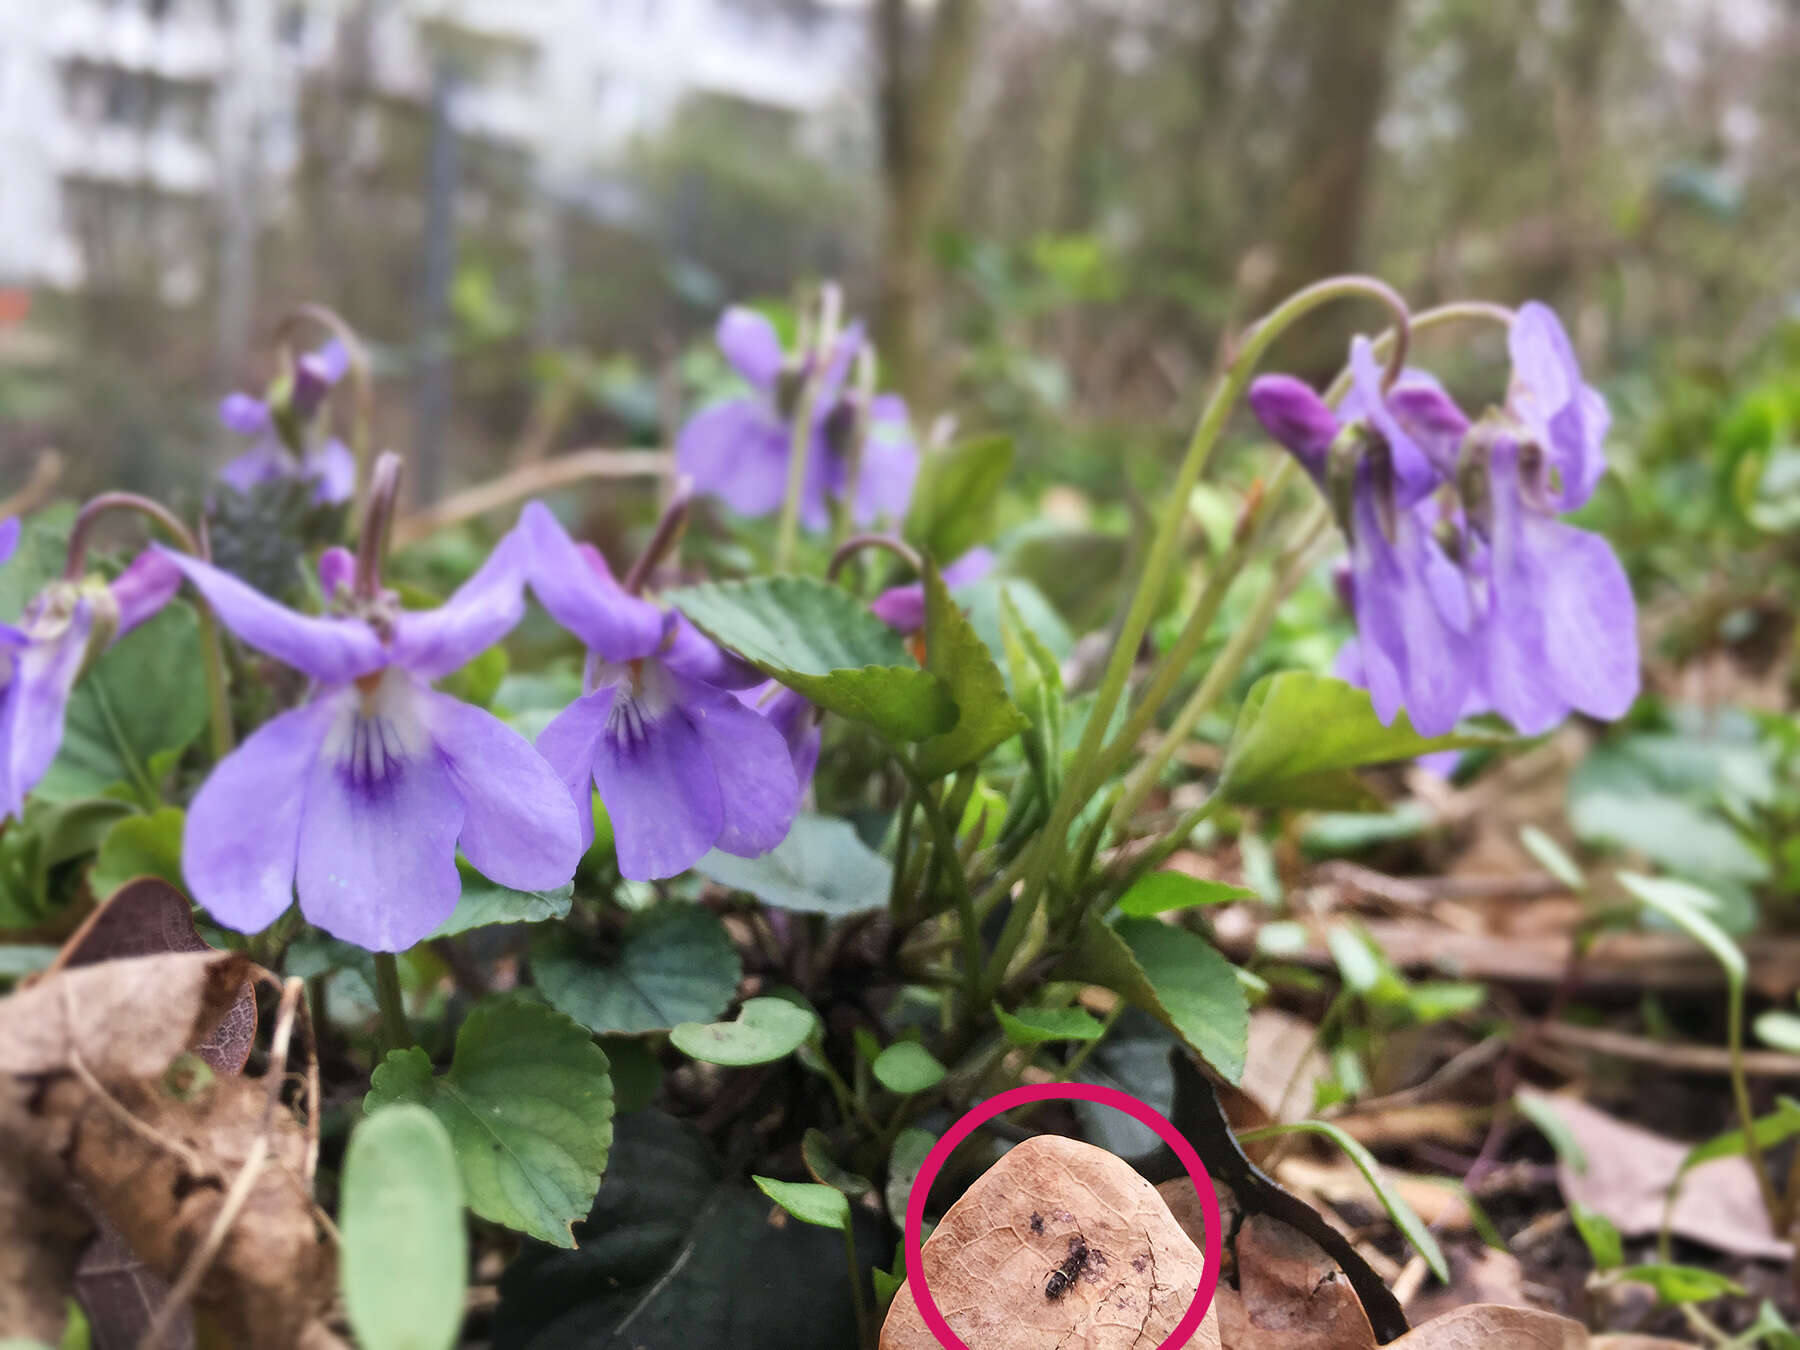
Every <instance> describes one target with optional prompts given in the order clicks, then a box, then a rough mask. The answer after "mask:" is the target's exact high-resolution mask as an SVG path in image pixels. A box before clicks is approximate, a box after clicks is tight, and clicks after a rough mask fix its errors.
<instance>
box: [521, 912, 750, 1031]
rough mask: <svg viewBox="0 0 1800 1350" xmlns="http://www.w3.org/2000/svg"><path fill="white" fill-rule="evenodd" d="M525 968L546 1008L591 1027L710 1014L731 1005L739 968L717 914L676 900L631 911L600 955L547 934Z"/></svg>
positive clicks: (630, 1026)
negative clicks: (613, 947)
mask: <svg viewBox="0 0 1800 1350" xmlns="http://www.w3.org/2000/svg"><path fill="white" fill-rule="evenodd" d="M531 971H532V977H533V979H535V980H536V982H537V987H538V988H539V989H540V990H542V991H543V995H544V997H545V998H547V999H549V1000H550V1003H551V1006H552V1007H555V1008H558V1009H560V1010H561V1011H563V1012H565V1013H567V1014H568V1015H569V1016H570V1017H573V1018H574V1019H575V1020H576V1021H577V1022H580V1023H581V1024H582V1025H583V1026H585V1027H588V1028H589V1029H591V1030H593V1031H598V1032H624V1033H639V1032H645V1031H667V1030H668V1029H669V1028H670V1027H673V1026H676V1025H678V1024H680V1023H682V1022H710V1021H712V1020H713V1019H715V1018H716V1017H718V1015H719V1014H720V1013H722V1012H724V1011H725V1009H726V1007H727V1005H729V1004H730V1002H731V998H732V995H733V994H735V993H736V992H737V984H738V975H739V968H738V958H737V952H736V950H735V949H734V948H733V947H732V945H731V939H730V938H729V937H727V936H726V934H725V925H724V924H723V923H721V922H720V921H719V916H718V915H716V914H714V913H713V912H712V911H711V910H708V909H702V908H701V907H700V906H699V905H689V904H683V903H681V902H679V901H665V902H664V903H662V904H659V905H656V906H654V907H653V908H651V909H648V910H645V911H643V912H641V913H638V914H634V915H632V917H631V919H630V921H629V922H628V923H627V924H626V926H625V932H624V935H623V937H622V938H621V939H620V943H619V946H618V948H617V949H616V950H615V951H613V952H611V953H610V954H607V955H605V956H591V955H589V954H587V953H586V952H584V951H583V950H581V949H580V948H578V947H577V946H576V945H575V944H574V943H573V941H572V940H571V939H569V938H567V937H566V936H564V935H561V934H549V935H546V937H545V938H544V939H543V940H542V941H541V942H540V943H539V944H538V945H537V947H535V948H534V949H533V953H532V958H531Z"/></svg>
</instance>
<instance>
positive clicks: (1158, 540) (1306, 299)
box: [995, 276, 1408, 961]
mask: <svg viewBox="0 0 1800 1350" xmlns="http://www.w3.org/2000/svg"><path fill="white" fill-rule="evenodd" d="M1352 298H1369V299H1374V300H1378V301H1380V302H1381V303H1382V304H1384V305H1386V306H1387V307H1388V308H1389V309H1390V310H1391V311H1392V312H1393V314H1394V317H1395V319H1396V320H1397V323H1396V335H1397V336H1396V338H1395V339H1394V340H1393V341H1392V343H1391V353H1390V358H1389V366H1388V372H1387V374H1388V378H1389V380H1392V379H1393V378H1394V377H1395V376H1397V375H1398V374H1399V371H1400V367H1401V365H1402V363H1403V362H1404V359H1405V348H1406V333H1407V331H1408V315H1407V310H1406V303H1405V302H1404V301H1403V300H1402V299H1401V298H1400V296H1399V295H1398V294H1397V293H1396V292H1395V291H1394V290H1393V288H1392V287H1390V286H1389V285H1387V283H1386V282H1383V281H1379V280H1377V279H1375V278H1374V277H1364V276H1343V277H1333V278H1330V279H1328V280H1325V281H1321V282H1318V283H1316V284H1314V285H1311V286H1308V287H1306V288H1304V289H1303V290H1300V291H1296V292H1295V293H1294V294H1293V295H1291V296H1289V297H1288V298H1287V299H1286V300H1284V301H1283V302H1282V303H1281V304H1280V305H1278V306H1276V308H1275V309H1274V310H1272V311H1271V312H1270V313H1269V314H1268V315H1267V316H1265V317H1264V318H1263V319H1262V320H1261V321H1260V322H1259V323H1257V324H1256V326H1255V327H1254V328H1252V329H1251V330H1250V332H1249V333H1248V334H1246V335H1245V337H1244V340H1243V344H1242V346H1241V347H1239V349H1238V351H1237V354H1236V355H1235V356H1234V357H1233V358H1232V361H1231V364H1230V365H1229V366H1228V367H1227V368H1226V372H1225V378H1224V380H1223V381H1222V382H1221V383H1220V384H1219V386H1218V388H1217V389H1216V390H1215V391H1214V392H1213V396H1212V398H1211V399H1210V400H1208V402H1207V405H1206V408H1205V411H1203V412H1202V413H1201V415H1200V420H1199V423H1198V424H1197V425H1196V426H1195V428H1194V434H1193V437H1192V439H1191V440H1190V441H1189V442H1188V448H1187V453H1186V454H1185V455H1184V456H1183V458H1182V462H1181V467H1180V468H1179V469H1178V470H1177V471H1176V474H1175V481H1174V483H1173V484H1171V485H1170V488H1169V491H1168V497H1167V504H1166V505H1165V506H1164V508H1163V512H1162V516H1161V518H1160V519H1159V520H1158V522H1157V526H1156V533H1155V536H1154V538H1153V539H1152V542H1151V545H1150V550H1149V553H1148V555H1147V556H1146V558H1145V561H1144V566H1143V568H1142V570H1141V571H1140V573H1139V576H1138V583H1137V588H1136V590H1135V592H1134V593H1133V595H1132V597H1131V603H1130V606H1129V607H1128V608H1127V610H1126V613H1125V619H1124V622H1123V623H1122V624H1121V625H1120V627H1119V632H1118V636H1117V637H1116V638H1115V640H1114V642H1113V649H1112V655H1111V657H1110V659H1109V660H1108V662H1107V667H1106V672H1105V674H1104V675H1103V676H1102V677H1101V681H1100V687H1099V689H1098V690H1097V691H1096V692H1095V695H1094V704H1093V707H1092V709H1091V710H1090V711H1089V714H1088V721H1087V726H1086V727H1085V728H1084V729H1083V731H1082V736H1081V743H1080V745H1079V746H1078V747H1077V748H1076V751H1075V763H1077V764H1087V763H1090V762H1092V761H1093V760H1094V758H1095V757H1096V755H1098V753H1099V751H1100V748H1101V742H1102V741H1103V739H1104V738H1105V735H1106V728H1107V725H1108V723H1109V722H1111V720H1112V714H1113V710H1114V709H1115V708H1116V707H1118V704H1119V700H1120V699H1121V698H1122V697H1124V695H1125V686H1126V683H1127V682H1128V681H1129V679H1130V677H1131V668H1132V664H1133V660H1134V658H1135V656H1136V654H1137V650H1138V646H1139V644H1140V643H1142V641H1143V640H1144V634H1145V633H1146V632H1147V631H1149V628H1150V622H1151V620H1152V619H1153V618H1154V617H1155V612H1156V603H1157V599H1158V598H1159V596H1160V595H1161V592H1162V585H1163V579H1164V578H1165V577H1166V576H1167V575H1168V573H1169V569H1170V568H1171V567H1172V566H1174V563H1175V554H1176V550H1177V549H1178V547H1179V545H1180V541H1181V529H1182V524H1183V522H1184V521H1185V520H1186V518H1187V509H1188V506H1187V504H1188V498H1189V497H1190V496H1191V495H1192V493H1193V490H1194V486H1195V484H1196V483H1198V482H1199V481H1200V475H1201V474H1202V473H1203V472H1205V469H1206V466H1207V463H1208V461H1209V460H1210V459H1211V457H1212V452H1213V449H1214V448H1215V447H1216V446H1217V444H1218V442H1219V438H1220V436H1221V435H1222V434H1223V433H1224V430H1225V426H1226V423H1227V422H1228V420H1229V419H1230V416H1231V412H1232V409H1233V408H1235V407H1236V406H1237V402H1238V400H1239V398H1241V397H1242V395H1243V393H1244V390H1245V389H1246V388H1248V387H1249V384H1250V379H1251V377H1252V376H1253V375H1254V374H1255V373H1256V370H1257V367H1258V366H1259V365H1260V364H1261V362H1262V359H1263V357H1264V356H1266V355H1267V354H1268V351H1269V348H1270V347H1272V346H1273V345H1274V344H1275V341H1276V339H1277V338H1279V337H1280V336H1281V335H1282V334H1283V333H1284V332H1286V331H1287V330H1288V328H1290V327H1291V326H1293V324H1295V323H1296V322H1297V321H1299V320H1300V319H1302V318H1304V317H1305V316H1306V315H1307V314H1310V313H1311V312H1312V311H1313V310H1315V309H1317V308H1319V307H1320V306H1322V305H1326V304H1330V303H1332V302H1333V301H1336V300H1344V299H1352ZM1092 792H1093V788H1092V787H1091V786H1088V784H1087V775H1085V774H1083V775H1081V777H1080V779H1079V781H1078V780H1074V779H1072V780H1071V781H1070V782H1068V783H1065V784H1064V785H1063V790H1062V792H1061V793H1060V794H1059V795H1058V797H1057V801H1056V804H1055V806H1054V808H1053V809H1052V810H1051V812H1050V819H1049V821H1048V822H1047V823H1046V825H1045V828H1044V830H1043V832H1042V834H1041V835H1040V836H1039V838H1038V840H1037V843H1036V846H1035V847H1034V848H1033V849H1032V850H1031V855H1030V856H1031V859H1032V861H1031V863H1030V865H1029V867H1028V870H1027V873H1026V878H1025V881H1026V894H1025V896H1024V899H1023V904H1024V905H1026V906H1035V905H1037V904H1038V902H1039V897H1040V893H1041V891H1042V889H1043V886H1044V882H1045V879H1046V877H1047V876H1048V874H1049V870H1050V867H1051V866H1052V864H1053V862H1054V860H1055V858H1056V857H1057V856H1058V855H1059V854H1061V853H1062V852H1063V850H1064V845H1065V843H1066V836H1067V834H1068V830H1069V826H1070V824H1071V823H1072V822H1073V821H1074V819H1075V817H1076V815H1077V814H1078V813H1079V812H1080V810H1081V808H1082V806H1083V805H1084V804H1085V802H1086V800H1087V797H1088V796H1090V795H1091V794H1092ZM1009 926H1010V925H1009ZM1020 934H1021V936H1022V935H1023V928H1021V929H1020ZM1015 941H1016V939H1015ZM995 955H996V957H997V958H1000V959H1002V960H1003V961H1004V960H1006V959H1010V957H1011V955H1012V953H1011V952H1010V951H1006V950H1001V951H997V952H996V954H995Z"/></svg>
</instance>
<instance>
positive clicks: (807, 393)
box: [775, 286, 839, 572]
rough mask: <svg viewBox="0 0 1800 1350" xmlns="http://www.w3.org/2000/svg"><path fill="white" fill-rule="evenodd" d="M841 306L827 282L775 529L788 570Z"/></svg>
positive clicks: (781, 568)
mask: <svg viewBox="0 0 1800 1350" xmlns="http://www.w3.org/2000/svg"><path fill="white" fill-rule="evenodd" d="M838 306H839V295H838V289H837V287H836V286H826V287H825V288H824V291H823V293H822V294H821V296H820V298H819V332H818V339H817V341H816V342H815V343H813V344H812V346H811V349H810V354H809V356H808V360H807V366H806V376H805V379H804V380H803V381H802V382H801V385H800V397H799V398H798V399H796V400H795V406H794V425H793V430H792V431H791V432H790V433H789V435H788V476H787V490H786V492H784V493H783V494H782V498H781V520H780V523H779V524H778V525H777V526H776V530H775V570H776V571H777V572H786V571H787V570H788V569H789V568H791V567H792V566H793V565H794V548H795V545H796V544H797V543H798V542H799V538H800V494H801V493H802V492H803V491H805V489H806V461H807V458H808V456H809V455H810V454H811V452H812V436H813V414H814V413H815V412H816V411H817V409H818V402H819V385H820V383H821V382H822V381H823V379H824V376H825V368H826V366H827V365H829V364H830V362H831V349H832V347H833V346H834V345H836V343H837V321H838Z"/></svg>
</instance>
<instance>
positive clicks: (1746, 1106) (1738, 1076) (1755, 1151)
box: [1725, 980, 1786, 1234]
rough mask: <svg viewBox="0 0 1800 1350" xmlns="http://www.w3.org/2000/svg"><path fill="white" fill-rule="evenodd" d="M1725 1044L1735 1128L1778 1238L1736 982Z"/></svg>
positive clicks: (1777, 1211) (1778, 1218)
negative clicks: (1752, 1099) (1752, 1098)
mask: <svg viewBox="0 0 1800 1350" xmlns="http://www.w3.org/2000/svg"><path fill="white" fill-rule="evenodd" d="M1725 1043H1726V1045H1727V1047H1728V1048H1729V1053H1730V1055H1731V1100H1732V1103H1733V1104H1734V1105H1735V1106H1736V1107H1737V1115H1738V1127H1739V1128H1740V1129H1741V1130H1743V1132H1744V1159H1745V1161H1746V1162H1748V1163H1749V1164H1750V1170H1751V1171H1752V1172H1754V1173H1755V1174H1756V1185H1757V1188H1758V1189H1759V1190H1760V1191H1761V1192H1762V1202H1763V1209H1764V1210H1765V1211H1766V1212H1767V1213H1768V1216H1769V1223H1770V1225H1771V1226H1772V1227H1773V1228H1774V1230H1775V1232H1776V1233H1777V1234H1780V1233H1783V1232H1784V1231H1785V1227H1786V1225H1785V1219H1786V1213H1785V1209H1784V1206H1783V1204H1782V1199H1781V1197H1780V1196H1778V1195H1777V1194H1776V1193H1775V1183H1774V1181H1773V1180H1772V1179H1771V1178H1770V1176H1769V1168H1768V1163H1767V1161H1766V1160H1765V1159H1764V1157H1763V1149H1762V1144H1761V1143H1760V1142H1758V1140H1757V1138H1756V1110H1755V1108H1754V1107H1753V1106H1752V1105H1751V1104H1750V1080H1749V1078H1748V1077H1746V1075H1745V1073H1744V989H1743V982H1742V980H1739V982H1738V987H1737V988H1735V989H1734V990H1732V993H1731V999H1730V1001H1729V1003H1728V1004H1727V1005H1726V1010H1725Z"/></svg>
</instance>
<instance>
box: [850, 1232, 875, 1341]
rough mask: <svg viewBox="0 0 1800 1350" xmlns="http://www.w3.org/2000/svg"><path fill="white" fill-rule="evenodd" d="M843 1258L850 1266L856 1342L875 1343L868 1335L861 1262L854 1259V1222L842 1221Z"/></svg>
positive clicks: (867, 1299)
mask: <svg viewBox="0 0 1800 1350" xmlns="http://www.w3.org/2000/svg"><path fill="white" fill-rule="evenodd" d="M844 1260H845V1262H846V1263H848V1265H849V1267H850V1297H851V1299H852V1301H854V1303H855V1304H856V1343H857V1344H858V1345H859V1346H863V1347H865V1348H866V1347H868V1346H871V1345H873V1344H874V1343H875V1338H874V1337H873V1336H872V1335H870V1332H871V1331H872V1330H873V1328H872V1327H871V1326H870V1324H869V1298H868V1295H867V1294H865V1293H863V1279H862V1263H861V1262H860V1261H858V1260H857V1259H856V1224H855V1222H854V1221H853V1220H850V1219H846V1220H845V1221H844Z"/></svg>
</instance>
